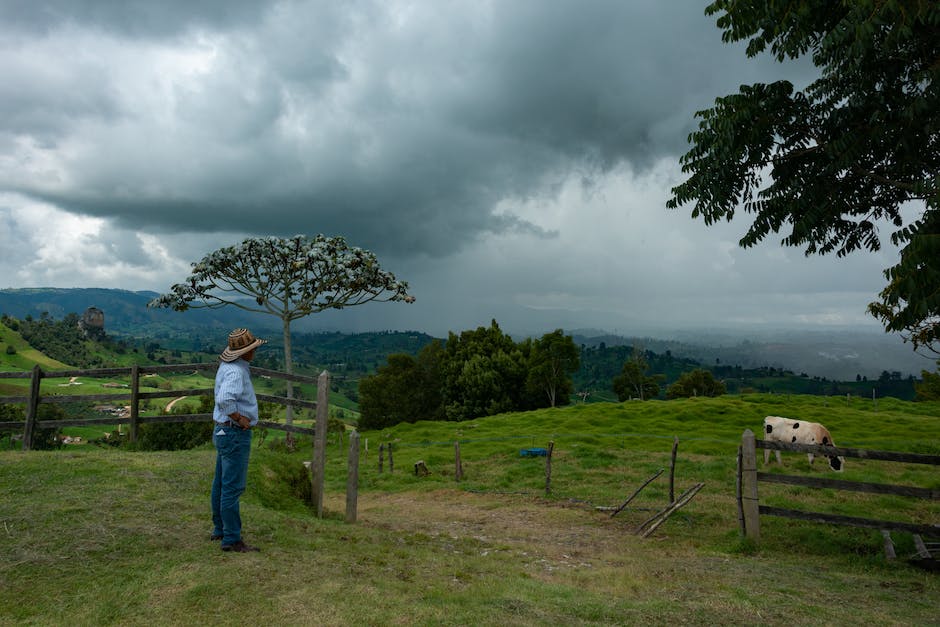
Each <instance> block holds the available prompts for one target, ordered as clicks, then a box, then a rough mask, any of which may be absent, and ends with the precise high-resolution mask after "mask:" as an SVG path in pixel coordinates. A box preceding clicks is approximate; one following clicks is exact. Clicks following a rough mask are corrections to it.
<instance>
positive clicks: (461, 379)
mask: <svg viewBox="0 0 940 627" xmlns="http://www.w3.org/2000/svg"><path fill="white" fill-rule="evenodd" d="M579 367H580V351H579V349H578V347H577V345H575V343H574V341H573V340H572V339H571V336H568V335H565V334H564V333H563V332H562V330H561V329H556V330H555V331H552V332H551V333H546V334H545V335H543V336H542V337H541V338H538V339H533V338H526V339H525V340H522V341H521V342H515V341H514V340H513V339H512V338H511V337H510V336H508V335H506V334H505V333H504V332H503V331H502V329H500V328H499V324H498V323H497V322H496V321H495V320H493V321H491V323H490V325H489V326H488V327H483V326H481V327H478V328H476V329H474V330H467V331H463V332H462V333H460V334H459V335H457V334H455V333H453V332H451V333H449V334H448V338H447V341H446V342H441V341H439V340H434V341H432V342H431V343H430V344H428V345H426V346H425V347H424V348H422V349H421V350H420V352H419V353H418V354H417V356H414V357H413V356H411V355H407V354H402V353H398V354H393V355H389V357H388V363H387V364H386V365H384V366H380V367H379V368H378V370H377V372H376V373H375V374H374V375H371V376H366V377H364V378H363V379H362V380H361V381H360V382H359V411H360V414H361V415H360V418H359V427H360V428H362V429H382V428H385V427H389V426H392V425H395V424H398V423H400V422H415V421H417V420H454V421H460V420H471V419H473V418H478V417H481V416H491V415H494V414H499V413H504V412H513V411H526V410H530V409H539V408H543V407H556V406H560V405H567V404H569V403H570V402H571V394H572V392H573V383H572V379H571V375H572V373H573V372H575V371H577V370H578V368H579Z"/></svg>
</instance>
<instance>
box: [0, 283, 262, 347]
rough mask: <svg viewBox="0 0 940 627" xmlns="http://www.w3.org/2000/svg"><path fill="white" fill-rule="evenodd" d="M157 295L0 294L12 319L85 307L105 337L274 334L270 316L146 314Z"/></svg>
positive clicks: (100, 291)
mask: <svg viewBox="0 0 940 627" xmlns="http://www.w3.org/2000/svg"><path fill="white" fill-rule="evenodd" d="M156 296H158V294H157V293H156V292H148V291H141V292H131V291H128V290H113V289H104V288H69V289H65V288H23V289H5V290H0V313H5V314H7V315H8V316H12V317H14V318H19V319H24V318H26V316H31V317H33V318H38V317H39V316H41V315H42V314H43V312H47V313H48V314H49V315H50V316H51V317H53V318H55V319H60V320H61V319H62V318H64V317H65V316H66V315H67V314H69V313H77V314H79V315H81V314H82V313H83V312H84V311H85V310H86V309H88V308H89V307H97V308H98V309H101V310H102V311H103V312H104V325H105V332H107V333H115V332H116V333H120V334H126V335H131V336H135V337H153V336H157V335H161V334H162V335H166V334H168V333H170V334H172V332H174V331H175V332H191V331H194V330H197V329H198V330H203V331H205V330H217V331H219V332H223V331H224V332H226V333H227V332H228V330H230V329H232V328H234V327H238V326H252V327H253V328H259V329H276V328H279V324H278V322H277V321H276V320H274V319H273V318H272V317H271V316H266V315H261V314H250V313H248V312H244V311H242V310H240V309H238V308H236V307H224V308H222V309H214V310H204V309H202V310H200V309H193V310H189V311H186V312H183V313H180V312H176V311H172V310H169V309H150V308H149V307H147V303H148V302H150V300H152V299H153V298H154V297H156Z"/></svg>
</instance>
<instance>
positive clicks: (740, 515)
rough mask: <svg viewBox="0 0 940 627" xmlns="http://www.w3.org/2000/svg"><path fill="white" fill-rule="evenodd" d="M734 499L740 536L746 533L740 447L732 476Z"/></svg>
mask: <svg viewBox="0 0 940 627" xmlns="http://www.w3.org/2000/svg"><path fill="white" fill-rule="evenodd" d="M734 497H735V503H736V504H737V506H738V526H739V527H740V528H741V535H742V536H743V535H744V534H745V532H746V529H745V528H744V508H743V507H742V505H741V447H740V446H739V447H738V456H737V466H736V473H735V476H734Z"/></svg>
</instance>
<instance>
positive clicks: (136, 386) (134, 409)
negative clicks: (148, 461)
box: [128, 364, 140, 442]
mask: <svg viewBox="0 0 940 627" xmlns="http://www.w3.org/2000/svg"><path fill="white" fill-rule="evenodd" d="M139 417H140V366H138V365H137V364H134V365H132V366H131V431H130V433H129V434H128V437H129V438H130V441H131V442H136V441H137V419H138V418H139Z"/></svg>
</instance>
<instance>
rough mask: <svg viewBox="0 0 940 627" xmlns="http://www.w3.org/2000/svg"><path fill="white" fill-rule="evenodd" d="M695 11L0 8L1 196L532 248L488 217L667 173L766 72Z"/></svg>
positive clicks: (426, 244) (506, 221)
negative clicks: (492, 239)
mask: <svg viewBox="0 0 940 627" xmlns="http://www.w3.org/2000/svg"><path fill="white" fill-rule="evenodd" d="M702 10H703V6H702V4H701V3H699V2H693V1H691V0H687V1H683V2H661V1H659V0H655V1H654V0H646V1H635V2H622V1H613V0H612V1H605V0H592V1H590V2H584V1H561V0H558V1H554V2H541V1H538V2H536V1H534V0H533V1H522V0H518V1H513V2H491V3H482V2H476V1H472V2H453V3H447V4H446V5H442V4H440V3H436V2H429V3H426V4H420V3H419V4H414V3H401V4H397V3H394V2H376V3H356V4H344V5H343V6H342V7H339V6H337V5H335V4H334V3H322V4H321V3H311V2H308V3H305V2H284V3H264V2H259V3H231V2H215V3H191V2H182V1H180V2H177V3H152V2H142V1H141V2H128V3H117V2H115V3H110V2H108V3H105V2H68V1H66V0H63V1H62V2H30V3H25V2H23V3H13V4H9V3H8V4H6V5H5V6H4V9H3V12H2V13H0V19H3V18H6V19H5V22H4V23H5V26H3V27H0V28H4V29H6V31H7V34H8V35H10V36H11V37H12V38H14V39H18V40H21V41H26V42H27V43H26V47H25V51H24V52H17V53H14V52H13V51H12V48H8V49H6V50H5V51H4V56H5V57H7V58H8V59H13V60H14V63H12V64H7V63H5V64H4V66H6V67H7V69H6V70H3V72H4V76H5V77H7V78H9V79H10V80H9V84H8V87H6V88H5V89H6V90H8V93H7V94H6V95H10V96H11V97H10V98H9V99H8V100H7V99H4V104H2V105H0V107H3V112H4V113H6V114H7V115H6V116H5V121H4V122H0V133H3V135H0V138H3V143H2V145H3V146H5V147H4V148H3V150H4V153H3V154H2V155H0V158H2V159H4V161H5V162H6V163H9V164H12V165H13V167H12V168H8V169H7V172H6V174H3V173H0V189H5V190H7V191H15V192H19V193H21V194H24V195H27V196H30V197H33V198H40V199H43V200H45V201H48V202H50V203H52V204H54V205H55V206H58V207H61V208H64V209H66V210H69V211H75V212H80V213H84V214H88V215H94V216H99V217H105V218H110V219H113V220H114V221H116V223H117V224H118V225H119V226H121V227H124V228H127V229H140V230H145V231H148V230H149V231H174V230H176V231H179V232H186V231H206V232H211V231H230V232H240V233H255V234H276V235H291V234H294V233H297V232H306V233H316V232H325V233H331V234H342V235H345V236H347V237H348V238H349V239H350V241H352V242H354V243H356V244H359V245H364V246H367V247H369V248H373V249H375V250H377V251H379V252H390V253H395V254H400V255H408V254H411V255H414V254H417V255H420V254H430V255H446V254H448V253H451V252H453V251H455V250H458V249H460V248H461V247H463V246H464V245H466V244H468V243H470V242H472V241H475V240H476V239H477V238H479V237H480V236H481V235H485V234H487V233H502V232H528V233H530V234H532V235H534V236H535V237H551V236H552V235H553V234H554V231H553V230H552V229H551V228H547V227H544V226H541V225H540V224H539V220H538V216H534V217H529V218H522V217H520V216H517V215H513V214H512V213H511V212H507V211H505V210H502V209H500V208H499V207H500V206H501V204H503V205H504V204H506V203H507V202H508V203H510V204H511V203H512V202H517V203H518V202H529V201H532V200H533V199H535V200H538V199H546V200H549V199H551V198H553V197H554V196H555V194H556V193H557V190H558V189H559V186H560V185H561V183H562V181H564V180H565V179H567V178H568V177H569V176H570V173H571V172H572V171H574V172H580V173H582V176H583V178H584V180H585V181H590V180H591V179H592V178H593V177H595V176H597V175H599V174H602V173H604V172H609V171H611V169H613V168H614V167H615V166H617V165H618V164H623V163H627V164H629V165H630V167H632V168H634V169H636V170H638V171H643V170H644V169H645V168H648V167H649V166H650V165H651V164H653V163H654V162H655V161H656V160H657V159H659V158H661V157H664V156H668V155H672V156H677V155H678V154H680V153H681V152H683V151H684V149H685V137H686V135H687V134H688V132H689V131H690V130H691V128H692V125H693V121H692V113H693V112H694V111H695V110H696V109H698V108H702V107H704V106H707V105H708V104H709V103H710V102H711V101H712V100H713V98H714V97H715V96H717V95H721V94H723V93H726V92H727V91H729V90H732V89H734V87H735V86H736V85H737V84H738V83H741V82H750V81H751V80H753V79H754V78H755V77H756V76H757V74H758V70H760V69H761V68H764V69H766V68H767V67H768V64H767V63H766V61H764V62H761V61H758V62H753V61H752V62H748V61H746V59H745V58H744V55H743V53H742V52H741V51H740V50H739V49H732V48H730V47H728V46H724V45H723V44H721V42H720V33H719V31H718V30H717V29H716V28H715V27H714V25H713V24H712V23H711V21H710V20H708V19H706V18H705V17H704V16H703V15H702ZM161 38H166V40H165V41H161ZM70 45H73V46H74V47H75V49H76V50H78V51H80V54H76V55H74V56H70V55H68V54H66V53H65V51H67V50H68V49H69V47H70ZM122 50H123V51H124V52H126V54H124V53H122V54H118V52H121V51H122ZM128 55H129V56H128ZM30 59H39V61H37V65H38V66H39V67H42V66H43V65H44V64H45V65H46V66H48V64H49V61H50V60H56V61H59V62H61V64H62V65H61V67H60V68H59V70H58V71H57V72H52V71H50V70H46V71H45V73H44V72H42V71H39V72H29V71H28V67H27V68H25V69H24V66H27V65H28V62H29V60H30ZM128 59H129V60H128ZM18 60H19V61H18ZM11 65H12V66H15V67H12V68H11ZM661 210H662V209H661V208H660V207H650V208H649V211H661Z"/></svg>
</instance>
